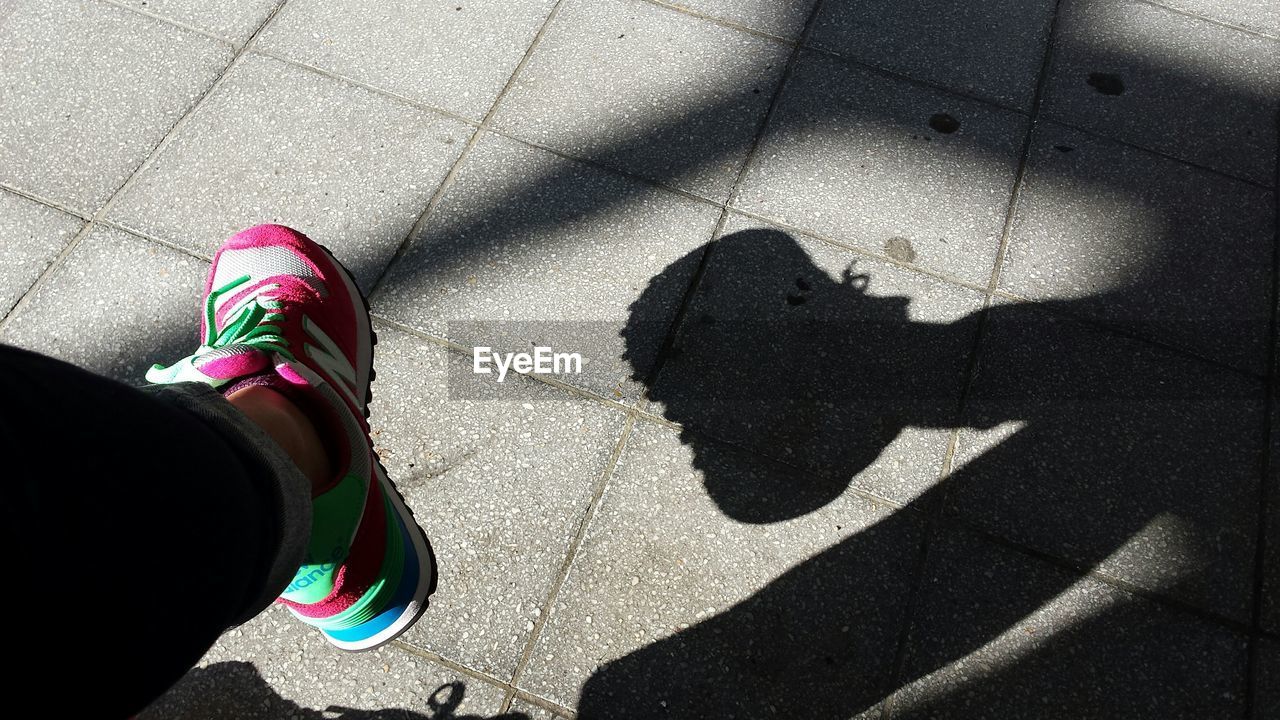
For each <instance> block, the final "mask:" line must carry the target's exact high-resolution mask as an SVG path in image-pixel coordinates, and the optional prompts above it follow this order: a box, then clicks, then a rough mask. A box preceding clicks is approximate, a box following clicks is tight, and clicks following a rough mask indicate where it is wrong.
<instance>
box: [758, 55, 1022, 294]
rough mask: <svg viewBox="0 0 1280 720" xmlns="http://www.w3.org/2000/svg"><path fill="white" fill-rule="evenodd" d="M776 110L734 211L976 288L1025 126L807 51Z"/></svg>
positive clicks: (990, 259) (984, 278)
mask: <svg viewBox="0 0 1280 720" xmlns="http://www.w3.org/2000/svg"><path fill="white" fill-rule="evenodd" d="M780 103H781V104H780V106H779V108H778V109H777V111H776V112H775V114H774V115H773V117H772V119H771V120H770V124H769V127H768V128H767V130H766V135H765V136H764V138H763V139H762V141H761V144H760V147H759V149H758V152H757V153H756V155H755V159H754V160H753V162H752V164H751V167H750V169H749V170H748V173H747V176H746V178H745V180H744V181H743V186H742V192H741V194H740V195H739V197H738V198H737V200H736V202H735V203H734V206H735V207H737V208H741V209H743V210H746V211H749V212H752V213H757V214H760V215H763V216H765V217H768V218H771V219H774V220H777V221H780V222H782V223H784V224H787V225H790V226H793V227H797V228H800V229H802V230H806V231H809V232H814V233H817V234H819V235H823V236H825V237H829V238H832V239H835V240H839V241H841V242H846V243H848V244H850V245H854V246H856V247H860V248H865V249H867V250H869V251H871V252H876V253H880V254H883V255H898V256H899V257H902V258H903V259H904V260H907V258H910V259H909V262H911V263H913V264H916V265H919V266H921V267H925V268H928V269H930V270H936V271H938V272H942V273H947V274H949V275H952V276H955V277H957V278H960V279H962V280H965V281H968V282H973V283H978V284H982V285H986V283H987V282H988V281H989V280H990V277H991V270H992V267H993V266H994V264H995V257H996V251H997V250H998V248H999V246H1000V234H1001V232H1002V230H1003V226H1004V220H1005V215H1006V213H1007V211H1008V208H1009V198H1010V196H1011V194H1012V192H1013V179H1014V174H1015V172H1016V170H1017V164H1018V153H1019V151H1020V148H1021V144H1022V141H1023V136H1024V133H1025V130H1026V119H1025V118H1024V117H1022V116H1020V115H1017V114H1015V113H1010V112H1006V111H1003V110H996V109H993V108H991V107H990V106H987V105H984V104H981V103H977V102H973V101H970V100H965V99H963V98H958V97H955V96H953V95H947V94H943V93H939V92H936V91H933V90H929V89H926V88H921V87H918V86H915V85H912V84H909V83H906V82H903V81H899V80H893V79H890V78H886V77H884V76H882V75H878V74H875V73H872V72H870V71H867V70H863V69H860V68H858V67H856V66H852V65H849V64H847V63H845V62H842V61H840V60H837V59H834V58H831V57H828V56H825V55H820V54H816V53H806V54H805V55H804V56H802V58H801V61H800V63H799V65H798V67H797V69H796V72H795V75H794V76H793V77H792V78H791V80H790V81H789V83H788V85H787V89H786V92H785V94H784V96H783V98H782V99H781V101H780ZM908 250H909V252H908Z"/></svg>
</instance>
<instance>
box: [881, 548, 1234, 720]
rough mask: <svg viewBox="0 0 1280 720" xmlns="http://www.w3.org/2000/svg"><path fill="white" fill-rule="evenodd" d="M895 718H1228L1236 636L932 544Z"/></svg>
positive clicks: (1015, 558) (1050, 571) (1024, 563)
mask: <svg viewBox="0 0 1280 720" xmlns="http://www.w3.org/2000/svg"><path fill="white" fill-rule="evenodd" d="M921 596H922V597H923V598H924V601H923V604H922V606H921V608H920V610H919V611H918V613H917V615H916V621H915V629H914V631H913V633H912V635H913V637H912V640H911V643H910V650H909V653H910V654H909V658H908V661H907V666H906V675H905V677H904V681H905V687H904V688H903V690H902V691H901V692H900V693H899V695H898V697H896V698H895V701H894V704H895V707H894V713H893V717H895V718H900V717H905V718H914V717H929V718H1007V717H1039V718H1077V717H1102V716H1105V717H1125V718H1160V719H1163V718H1209V717H1214V718H1225V717H1240V716H1241V714H1242V713H1243V711H1244V668H1245V656H1246V652H1245V651H1246V645H1245V641H1244V638H1243V636H1239V635H1236V634H1234V633H1232V632H1230V631H1228V630H1226V629H1223V628H1219V627H1217V626H1214V625H1212V624H1210V623H1208V622H1206V621H1204V620H1201V619H1199V618H1196V617H1194V616H1192V615H1190V614H1186V613H1182V612H1178V611H1174V610H1170V609H1167V608H1165V607H1162V606H1160V605H1156V604H1154V603H1151V602H1149V601H1146V600H1142V599H1140V598H1137V597H1135V596H1133V595H1129V594H1127V593H1124V592H1122V591H1120V590H1117V589H1115V588H1112V587H1110V586H1108V585H1104V584H1102V583H1099V582H1097V581H1094V580H1091V579H1088V578H1080V577H1077V576H1075V575H1073V574H1070V573H1067V572H1064V571H1063V570H1061V569H1059V568H1056V567H1053V566H1050V565H1047V564H1044V563H1042V562H1040V561H1038V560H1033V559H1031V558H1029V557H1027V556H1024V555H1021V554H1019V553H1016V552H1014V551H1012V550H1009V549H1007V548H1001V547H998V546H995V545H992V544H989V543H985V542H983V541H980V540H977V539H974V538H971V537H968V536H963V535H961V536H958V537H957V536H948V537H945V538H943V539H941V540H940V541H937V542H934V543H931V545H930V550H929V566H928V570H927V572H926V574H925V582H924V585H923V587H922V590H921Z"/></svg>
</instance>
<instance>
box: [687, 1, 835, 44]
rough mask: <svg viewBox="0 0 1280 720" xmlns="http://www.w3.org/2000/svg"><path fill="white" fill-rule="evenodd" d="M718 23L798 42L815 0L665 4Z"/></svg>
mask: <svg viewBox="0 0 1280 720" xmlns="http://www.w3.org/2000/svg"><path fill="white" fill-rule="evenodd" d="M662 1H663V2H665V3H667V4H668V5H672V6H674V7H678V8H683V9H686V10H691V11H693V12H695V13H698V14H700V15H704V16H706V17H708V18H713V19H716V20H723V21H725V22H731V23H735V24H738V25H742V26H743V27H748V28H751V29H752V30H759V31H760V32H763V33H768V34H770V35H777V36H779V37H784V38H789V39H790V38H796V37H798V36H799V35H800V31H801V30H802V29H803V28H804V22H805V20H807V19H808V18H809V13H811V12H812V11H813V5H814V0H790V1H789V2H775V0H662Z"/></svg>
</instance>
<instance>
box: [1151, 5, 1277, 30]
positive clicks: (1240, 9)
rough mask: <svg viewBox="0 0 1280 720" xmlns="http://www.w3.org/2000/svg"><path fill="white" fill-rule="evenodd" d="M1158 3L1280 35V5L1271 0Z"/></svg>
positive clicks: (1206, 17)
mask: <svg viewBox="0 0 1280 720" xmlns="http://www.w3.org/2000/svg"><path fill="white" fill-rule="evenodd" d="M1156 4H1157V5H1164V6H1165V7H1168V8H1172V9H1174V10H1179V11H1181V12H1184V13H1190V14H1192V15H1196V16H1198V17H1202V18H1205V19H1207V20H1213V21H1216V22H1220V23H1226V24H1228V25H1235V26H1236V27H1240V28H1244V29H1245V30H1251V31H1253V32H1256V33H1262V34H1263V35H1268V36H1270V37H1273V38H1277V39H1280V6H1278V5H1276V4H1275V3H1273V2H1271V1H1270V0H1157V2H1156Z"/></svg>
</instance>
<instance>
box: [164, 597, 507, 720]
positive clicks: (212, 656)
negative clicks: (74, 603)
mask: <svg viewBox="0 0 1280 720" xmlns="http://www.w3.org/2000/svg"><path fill="white" fill-rule="evenodd" d="M502 701H503V694H502V691H501V690H499V689H498V688H496V687H494V686H493V685H490V684H487V683H484V682H482V681H479V680H476V679H475V678H473V677H471V676H469V675H465V674H462V673H459V672H457V671H455V670H450V669H448V668H445V667H443V666H441V665H439V664H437V663H434V662H431V661H430V660H427V659H424V658H421V657H418V656H415V655H412V654H410V653H407V652H404V651H402V650H399V649H397V648H395V647H385V648H382V649H380V650H377V651H374V652H372V653H368V654H355V653H348V652H343V651H341V650H339V649H337V648H335V647H331V646H329V645H328V644H327V643H325V641H324V640H322V639H320V636H319V635H318V634H316V633H300V632H298V627H297V621H296V620H295V619H293V618H292V617H291V616H290V615H289V613H288V611H286V610H285V609H284V608H282V607H278V606H277V607H272V608H268V609H267V610H266V611H264V612H263V613H262V614H261V615H259V616H258V617H256V618H254V619H253V620H251V621H250V622H248V623H246V624H245V625H241V626H240V627H238V628H235V629H232V630H231V631H229V632H227V633H226V634H225V635H223V636H222V638H221V639H220V640H219V641H218V643H217V644H216V645H214V646H213V648H212V649H211V650H209V652H208V653H206V654H205V656H204V658H203V659H201V661H200V664H199V665H197V666H196V668H195V669H194V670H192V671H191V672H190V673H188V674H187V677H185V678H184V679H183V680H182V681H181V682H179V683H178V685H176V686H175V687H174V688H172V689H171V690H170V691H169V693H168V694H166V695H165V696H163V697H161V698H160V699H159V700H157V701H156V702H155V703H153V704H152V705H151V706H150V707H149V708H148V709H147V710H146V711H145V712H144V713H142V715H140V716H139V717H140V718H141V719H144V720H166V719H168V718H173V719H175V720H176V719H177V718H184V719H188V720H194V719H196V718H199V719H202V720H203V719H206V718H207V719H208V720H214V719H215V718H226V719H228V720H230V719H231V718H237V719H246V718H251V719H257V718H261V719H262V720H266V719H267V718H299V719H305V720H319V719H320V718H346V719H349V720H356V718H362V719H367V720H374V719H375V718H376V720H428V719H429V718H441V717H449V718H452V717H459V716H461V717H475V716H481V715H482V716H485V717H489V716H492V715H497V714H498V712H499V710H500V708H501V707H502ZM511 720H515V718H512V719H511Z"/></svg>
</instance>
